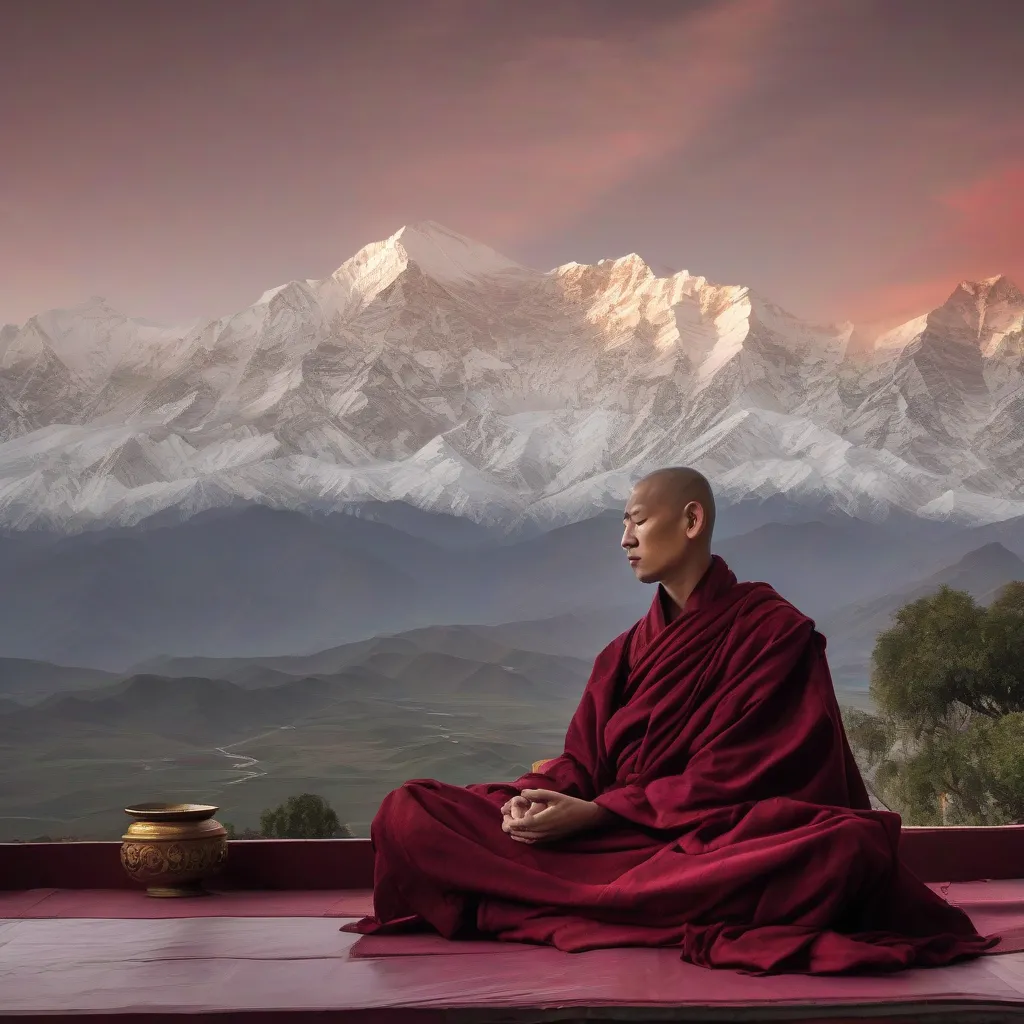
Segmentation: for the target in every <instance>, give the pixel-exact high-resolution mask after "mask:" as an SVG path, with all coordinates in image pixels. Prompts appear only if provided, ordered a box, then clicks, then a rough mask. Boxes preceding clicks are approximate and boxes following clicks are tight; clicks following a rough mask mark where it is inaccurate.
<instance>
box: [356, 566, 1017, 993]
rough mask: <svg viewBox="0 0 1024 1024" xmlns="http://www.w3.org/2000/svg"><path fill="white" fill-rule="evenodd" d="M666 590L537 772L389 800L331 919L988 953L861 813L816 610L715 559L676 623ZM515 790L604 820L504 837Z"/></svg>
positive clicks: (896, 822)
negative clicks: (525, 839) (574, 829)
mask: <svg viewBox="0 0 1024 1024" xmlns="http://www.w3.org/2000/svg"><path fill="white" fill-rule="evenodd" d="M663 596H664V595H663V593H662V592H661V591H660V589H659V593H658V595H657V596H656V598H655V600H654V602H653V604H652V606H651V609H650V611H649V612H648V614H647V615H646V616H645V617H644V618H643V619H641V620H640V622H638V623H637V624H636V625H635V626H634V627H633V628H632V629H631V630H629V631H628V632H627V633H625V634H623V635H622V636H620V637H618V638H617V639H616V640H614V641H613V642H612V643H611V644H609V646H608V647H607V648H605V650H604V651H602V652H601V654H600V655H599V656H598V658H597V660H596V662H595V664H594V668H593V672H592V674H591V677H590V680H589V681H588V683H587V686H586V689H585V691H584V694H583V697H582V700H581V702H580V705H579V707H578V709H577V711H576V713H575V715H574V716H573V719H572V721H571V723H570V725H569V729H568V733H567V735H566V740H565V749H564V751H563V753H562V754H561V756H559V757H557V758H555V759H554V760H553V761H549V762H548V763H547V764H545V765H544V766H543V771H542V772H540V773H530V774H527V775H524V776H523V777H522V778H520V779H518V780H517V781H515V782H514V783H511V784H485V785H479V786H469V787H458V786H451V785H447V784H444V783H440V782H436V781H433V780H415V781H412V782H409V783H407V784H406V785H404V786H403V787H401V788H400V789H398V790H395V791H394V792H393V793H391V794H389V795H388V796H387V797H386V798H385V800H384V802H383V803H382V805H381V808H380V811H379V812H378V814H377V816H376V818H375V819H374V822H373V825H372V828H371V838H372V842H373V847H374V855H375V874H374V916H373V917H371V918H366V919H364V920H362V921H360V922H357V923H355V924H353V925H349V926H346V930H351V931H356V932H360V933H363V934H369V933H387V932H398V931H406V930H418V929H432V930H436V931H437V932H440V933H441V934H442V935H444V936H447V937H448V938H452V939H459V938H481V937H491V938H496V939H500V940H506V941H521V942H533V943H546V944H550V945H553V946H556V947H557V948H559V949H562V950H567V951H573V952H575V951H582V950H589V949H595V948H602V947H615V946H672V947H677V948H678V949H679V950H680V952H681V955H682V957H683V958H684V959H686V960H689V961H691V962H693V963H695V964H700V965H703V966H707V967H728V968H732V969H737V970H741V971H746V972H751V973H777V972H800V973H814V974H826V973H847V972H854V971H872V972H874V971H887V970H898V969H901V968H905V967H911V966H937V965H941V964H946V963H950V962H953V961H955V960H960V959H963V958H966V957H969V956H975V955H978V954H979V953H981V952H983V951H984V950H985V949H987V948H990V947H991V946H992V945H994V944H995V942H996V941H997V940H996V939H995V938H988V939H986V938H983V937H982V936H980V935H979V934H978V933H977V931H976V930H975V928H974V926H973V925H972V923H971V921H970V919H969V918H968V917H967V915H966V914H964V913H963V912H962V911H960V910H958V909H956V908H955V907H952V906H951V905H949V904H948V903H946V902H945V901H944V900H943V899H942V898H941V897H940V896H938V895H937V894H935V893H934V892H932V890H931V889H929V888H928V887H927V886H926V885H924V883H922V882H921V881H920V880H918V879H917V878H915V877H914V876H913V875H912V874H911V873H910V872H909V871H908V870H907V869H906V868H905V867H904V866H903V865H902V864H901V862H900V860H899V855H898V847H899V837H900V818H899V816H898V815H897V814H893V813H891V812H888V811H875V810H872V809H871V805H870V802H869V799H868V794H867V790H866V788H865V786H864V782H863V780H862V779H861V776H860V772H859V771H858V769H857V766H856V764H855V762H854V759H853V755H852V753H851V750H850V746H849V744H848V742H847V739H846V735H845V732H844V730H843V726H842V721H841V719H840V715H839V707H838V704H837V702H836V698H835V692H834V690H833V686H832V680H831V676H830V674H829V670H828V664H827V661H826V658H825V640H824V637H822V636H821V635H820V634H819V633H817V632H816V631H815V628H814V623H813V622H812V621H811V620H810V619H808V618H807V617H806V616H804V615H802V614H801V613H800V612H799V611H797V610H796V609H795V608H794V607H793V606H792V605H791V604H789V603H788V602H787V601H785V600H784V599H783V598H781V597H780V596H779V595H778V594H777V593H776V592H775V591H774V590H773V589H772V588H771V587H769V586H767V585H766V584H763V583H737V582H736V578H735V576H734V575H733V574H732V573H731V572H730V571H729V569H728V567H727V566H726V565H725V563H724V562H723V561H722V560H721V559H720V558H717V557H716V558H715V559H713V561H712V565H711V568H710V569H709V570H708V572H707V574H706V575H705V577H704V579H703V580H702V581H701V583H700V585H699V586H698V587H697V588H696V589H695V591H694V592H693V594H692V595H691V597H690V599H689V600H688V601H687V603H686V607H685V608H683V609H682V610H681V612H680V613H679V614H678V615H677V616H676V617H675V618H673V619H672V620H671V621H667V616H666V611H665V604H664V602H663ZM524 789H548V790H554V791H557V792H560V793H566V794H569V795H571V796H576V797H580V798H582V799H584V800H593V801H594V802H596V803H597V804H599V805H600V806H602V807H603V808H605V809H606V810H608V811H609V812H611V816H610V817H609V820H608V823H607V824H605V825H603V826H602V827H601V828H600V829H598V830H596V831H594V832H592V833H588V834H581V835H578V836H575V837H572V838H570V839H565V840H561V841H557V842H551V843H536V844H532V845H527V844H522V843H517V842H515V841H514V840H512V839H511V838H510V837H509V836H508V835H506V834H505V833H504V832H503V831H502V829H501V814H500V808H501V806H502V804H504V802H505V801H506V800H508V799H509V797H511V796H514V795H516V794H518V793H519V792H521V791H522V790H524Z"/></svg>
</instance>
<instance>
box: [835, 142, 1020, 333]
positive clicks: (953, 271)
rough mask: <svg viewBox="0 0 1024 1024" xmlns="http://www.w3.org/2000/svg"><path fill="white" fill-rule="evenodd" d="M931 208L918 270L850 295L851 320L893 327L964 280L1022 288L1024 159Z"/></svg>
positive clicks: (949, 193)
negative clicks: (1006, 281) (1007, 281)
mask: <svg viewBox="0 0 1024 1024" xmlns="http://www.w3.org/2000/svg"><path fill="white" fill-rule="evenodd" d="M934 204H935V217H936V227H935V230H934V231H933V232H932V233H931V234H930V235H929V236H928V237H927V238H926V239H925V243H926V249H924V250H923V252H922V258H921V260H920V263H919V272H918V273H917V274H916V275H915V276H913V277H911V278H909V279H907V280H905V281H901V282H899V283H895V284H886V285H883V286H882V287H880V288H875V289H871V290H869V291H866V292H863V293H861V294H859V295H856V296H854V297H853V299H852V300H851V302H850V307H851V308H852V311H853V312H852V314H851V315H852V316H853V318H854V319H857V320H859V321H865V322H871V323H877V324H878V325H879V326H892V325H894V324H897V323H900V322H902V321H905V320H907V319H910V318H911V317H914V316H919V315H920V314H921V313H924V312H927V311H928V310H929V309H933V308H934V307H935V306H938V305H940V304H941V303H942V302H944V301H945V300H946V299H947V298H948V297H949V295H950V294H951V293H952V291H953V289H954V288H956V286H957V285H958V284H959V283H960V282H961V281H964V280H982V279H985V278H989V277H994V276H995V275H996V274H1006V275H1007V276H1008V277H1010V278H1012V279H1013V280H1014V281H1015V282H1016V283H1017V284H1018V285H1022V284H1024V245H1022V242H1021V239H1022V238H1024V161H1020V162H1013V163H1010V164H1005V165H1003V166H1001V167H997V168H994V169H991V170H988V171H986V172H984V173H982V174H980V175H979V176H978V177H976V178H974V179H972V180H970V181H967V182H964V183H962V184H959V185H955V186H952V187H950V188H947V189H946V190H944V191H942V192H939V193H937V195H936V196H935V199H934Z"/></svg>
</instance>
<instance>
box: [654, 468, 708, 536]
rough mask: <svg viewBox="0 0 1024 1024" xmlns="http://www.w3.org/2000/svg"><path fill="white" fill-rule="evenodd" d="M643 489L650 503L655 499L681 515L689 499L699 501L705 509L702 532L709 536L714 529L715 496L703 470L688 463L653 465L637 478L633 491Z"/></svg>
mask: <svg viewBox="0 0 1024 1024" xmlns="http://www.w3.org/2000/svg"><path fill="white" fill-rule="evenodd" d="M641 488H642V489H643V493H644V496H645V498H646V500H647V501H649V502H651V503H655V502H656V503H658V504H659V505H664V506H665V507H667V508H671V509H672V510H674V511H677V512H679V514H680V515H681V514H682V513H683V511H684V510H685V509H686V506H687V505H689V504H690V503H691V502H696V503H697V504H698V505H700V507H701V509H702V510H703V512H704V528H703V530H702V531H701V536H703V537H704V539H705V540H707V541H710V540H711V534H712V533H713V532H714V529H715V496H714V494H712V493H711V484H710V483H708V478H707V477H706V476H704V474H703V473H698V472H697V470H695V469H690V467H689V466H669V467H668V468H667V469H656V470H655V471H654V472H653V473H648V474H647V476H645V477H644V478H643V479H642V480H639V481H638V482H637V485H636V487H635V488H634V493H635V492H636V491H639V490H641Z"/></svg>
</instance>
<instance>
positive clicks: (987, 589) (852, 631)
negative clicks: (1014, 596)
mask: <svg viewBox="0 0 1024 1024" xmlns="http://www.w3.org/2000/svg"><path fill="white" fill-rule="evenodd" d="M1022 579H1024V560H1022V559H1020V558H1019V557H1018V556H1017V555H1015V554H1014V553H1013V552H1012V551H1010V550H1009V549H1007V548H1005V547H1004V546H1003V545H1002V544H1000V543H998V542H992V543H989V544H985V545H983V546H982V547H979V548H976V549H975V550H974V551H971V552H969V553H968V554H966V555H964V556H963V557H962V558H961V559H960V560H959V561H957V562H955V563H954V564H952V565H949V566H947V567H946V568H944V569H942V570H940V571H939V572H936V573H934V574H933V575H931V576H929V577H928V578H927V579H923V580H918V581H916V582H914V583H912V584H910V585H908V586H905V587H903V588H902V589H900V590H896V591H894V592H892V593H886V594H882V595H880V596H877V597H875V598H874V599H872V600H869V601H862V602H857V603H854V604H850V605H847V606H846V607H844V608H841V609H839V610H838V611H836V612H835V613H834V614H832V615H831V616H829V618H828V619H827V621H825V622H824V623H822V624H821V626H820V628H821V629H822V631H823V632H824V633H825V636H826V637H827V639H828V650H829V661H830V664H831V665H832V671H833V674H834V676H835V678H836V681H837V682H846V683H852V681H853V680H860V681H861V685H866V683H867V679H868V677H869V674H870V663H871V654H872V651H873V650H874V644H875V638H876V637H877V636H878V634H879V633H881V632H883V631H884V630H886V629H888V628H889V627H890V626H891V625H892V619H893V615H894V614H895V613H896V612H897V611H898V610H899V609H900V608H902V607H903V606H904V605H905V604H908V603H910V602H911V601H917V600H919V599H920V598H922V597H927V596H928V595H929V594H934V593H935V592H936V591H937V590H938V589H939V588H940V587H942V586H949V587H952V588H953V589H955V590H963V591H966V592H967V593H969V594H970V595H971V596H972V597H973V598H974V599H975V600H977V601H981V602H982V603H985V604H987V603H988V602H990V601H991V600H992V599H993V598H994V597H995V596H996V594H997V593H998V592H999V590H1000V589H1001V588H1002V587H1004V586H1005V585H1006V584H1007V583H1010V582H1012V581H1013V580H1022Z"/></svg>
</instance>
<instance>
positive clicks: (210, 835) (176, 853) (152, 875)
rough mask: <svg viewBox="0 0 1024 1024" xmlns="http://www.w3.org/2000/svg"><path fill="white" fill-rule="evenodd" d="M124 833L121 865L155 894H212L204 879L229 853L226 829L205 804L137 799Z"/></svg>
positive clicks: (130, 876) (220, 865) (134, 878)
mask: <svg viewBox="0 0 1024 1024" xmlns="http://www.w3.org/2000/svg"><path fill="white" fill-rule="evenodd" d="M124 810H125V814H130V815H131V816H132V817H133V818H134V819H135V821H133V822H132V823H131V824H130V825H129V826H128V831H127V832H125V834H124V835H123V836H122V837H121V838H122V839H123V840H124V841H123V842H122V843H121V864H122V865H123V866H124V869H125V871H126V872H127V873H128V876H129V878H131V879H133V880H134V881H136V882H140V883H141V884H142V885H144V886H145V887H146V892H147V894H148V895H150V896H208V895H209V893H208V892H207V890H206V889H205V888H204V887H203V882H204V881H206V879H208V878H210V877H211V876H212V875H215V874H216V873H217V872H218V871H220V869H221V868H222V867H223V865H224V861H225V860H226V859H227V855H228V834H227V830H226V829H225V828H224V826H223V825H221V824H220V823H219V822H216V821H214V820H213V816H214V814H216V813H217V808H216V807H208V806H206V805H205V804H137V805H136V806H135V807H126V808H125V809H124Z"/></svg>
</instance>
